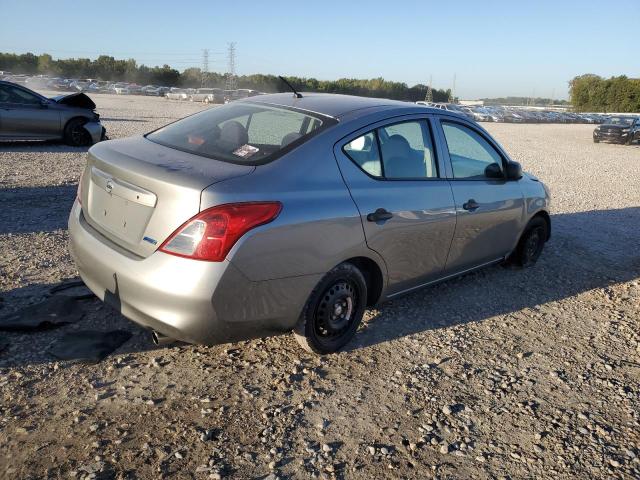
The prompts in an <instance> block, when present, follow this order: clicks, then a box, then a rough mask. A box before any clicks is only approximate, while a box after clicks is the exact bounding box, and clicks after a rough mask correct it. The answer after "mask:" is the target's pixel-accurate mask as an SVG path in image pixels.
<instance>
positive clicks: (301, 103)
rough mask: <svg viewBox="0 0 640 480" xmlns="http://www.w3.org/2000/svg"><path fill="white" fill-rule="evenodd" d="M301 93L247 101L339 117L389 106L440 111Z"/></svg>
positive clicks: (378, 100) (396, 102)
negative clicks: (357, 111) (300, 95)
mask: <svg viewBox="0 0 640 480" xmlns="http://www.w3.org/2000/svg"><path fill="white" fill-rule="evenodd" d="M301 94H302V98H296V97H295V96H294V95H293V94H292V93H273V94H268V95H260V96H257V97H251V98H250V99H248V100H245V101H247V102H254V103H267V104H271V105H280V106H284V107H292V108H299V109H302V110H307V111H309V112H314V113H319V114H321V115H325V116H329V117H333V118H339V117H341V116H344V115H346V114H347V113H351V112H353V111H355V110H362V109H367V113H371V112H372V110H386V109H389V108H396V109H397V108H406V109H407V110H414V111H415V110H418V109H419V110H418V111H421V112H423V111H425V110H432V111H434V112H438V110H437V109H434V108H428V107H424V106H421V105H416V104H415V103H413V102H402V101H400V100H389V99H386V98H371V97H358V96H355V95H340V94H335V93H311V92H301Z"/></svg>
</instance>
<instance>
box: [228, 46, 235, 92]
mask: <svg viewBox="0 0 640 480" xmlns="http://www.w3.org/2000/svg"><path fill="white" fill-rule="evenodd" d="M227 62H228V70H229V71H228V72H227V82H226V88H227V90H235V89H236V88H237V84H236V42H230V43H229V45H228V46H227Z"/></svg>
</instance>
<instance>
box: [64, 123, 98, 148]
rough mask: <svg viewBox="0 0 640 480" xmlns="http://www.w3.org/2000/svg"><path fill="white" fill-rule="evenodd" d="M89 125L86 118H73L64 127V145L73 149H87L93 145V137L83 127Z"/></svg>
mask: <svg viewBox="0 0 640 480" xmlns="http://www.w3.org/2000/svg"><path fill="white" fill-rule="evenodd" d="M85 123H87V120H86V119H84V118H72V119H71V120H69V121H68V122H67V124H66V125H65V127H64V143H66V144H67V145H70V146H72V147H85V146H87V145H91V144H92V143H93V141H92V139H91V135H89V132H87V131H86V130H85V129H84V128H83V126H84V124H85Z"/></svg>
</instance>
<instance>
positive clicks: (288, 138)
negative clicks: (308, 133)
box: [280, 132, 302, 148]
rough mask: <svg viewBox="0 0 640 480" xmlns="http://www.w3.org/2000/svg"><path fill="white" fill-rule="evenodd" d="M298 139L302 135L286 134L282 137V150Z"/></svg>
mask: <svg viewBox="0 0 640 480" xmlns="http://www.w3.org/2000/svg"><path fill="white" fill-rule="evenodd" d="M300 137H302V134H301V133H299V132H291V133H287V134H286V135H285V136H284V137H282V142H281V143H280V146H281V147H282V148H284V147H286V146H287V145H289V144H290V143H292V142H295V141H296V140H298V139H299V138H300Z"/></svg>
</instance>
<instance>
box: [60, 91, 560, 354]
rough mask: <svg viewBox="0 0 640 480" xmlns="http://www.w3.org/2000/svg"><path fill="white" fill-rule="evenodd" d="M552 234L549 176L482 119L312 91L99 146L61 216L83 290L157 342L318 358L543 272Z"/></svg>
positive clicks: (248, 103)
mask: <svg viewBox="0 0 640 480" xmlns="http://www.w3.org/2000/svg"><path fill="white" fill-rule="evenodd" d="M550 227H551V226H550V219H549V192H548V190H547V189H546V187H545V186H544V184H543V183H542V182H540V181H539V180H538V179H536V178H535V177H533V176H531V175H528V174H523V172H522V169H521V167H520V165H519V164H518V163H516V162H514V161H512V160H511V159H510V158H509V156H508V154H507V153H506V152H505V151H504V150H503V149H502V147H501V146H500V145H499V144H498V143H497V142H496V141H495V140H494V139H493V138H491V136H490V135H489V134H488V133H487V132H486V131H485V130H484V129H482V128H481V127H480V126H479V125H478V124H476V123H475V122H473V121H470V120H468V119H466V118H465V117H463V116H461V115H458V114H455V113H451V112H447V111H445V110H438V109H430V108H425V107H422V106H418V105H415V104H411V103H404V102H398V101H391V100H382V99H373V98H361V97H351V96H342V95H329V94H313V93H309V94H302V97H300V98H298V97H297V96H296V95H294V96H292V95H290V94H275V95H263V96H259V97H253V98H251V99H246V100H241V101H237V102H232V103H229V104H227V105H225V106H221V107H218V108H213V109H209V110H205V111H203V112H200V113H198V114H195V115H192V116H190V117H187V118H184V119H182V120H179V121H177V122H175V123H172V124H170V125H167V126H165V127H163V128H160V129H159V130H156V131H153V132H151V133H148V134H146V135H142V136H137V137H131V138H125V139H120V140H111V141H107V142H102V143H99V144H97V145H95V146H94V147H92V148H91V149H90V150H89V153H88V160H87V165H86V167H85V169H84V172H83V174H82V178H81V180H80V184H79V186H78V195H77V199H76V201H75V203H74V205H73V209H72V211H71V214H70V217H69V232H70V249H71V252H72V255H73V257H74V259H75V261H76V264H77V267H78V270H79V272H80V275H81V277H82V279H83V280H84V282H85V283H86V284H87V286H88V287H89V288H90V289H91V290H92V291H93V292H94V293H95V294H96V295H97V296H98V297H100V298H101V299H103V300H104V301H105V302H106V303H108V304H110V305H112V306H114V307H115V308H117V309H118V310H119V311H120V312H122V314H123V315H125V316H126V317H128V318H130V319H131V320H133V321H134V322H137V323H138V324H140V325H142V326H144V327H146V328H148V329H150V330H151V331H152V335H153V337H154V338H155V340H156V341H157V342H158V343H165V342H168V341H174V340H181V341H185V342H191V343H204V344H216V343H224V342H233V341H238V340H243V339H249V338H253V337H263V336H268V335H273V334H278V333H282V332H288V331H293V332H294V334H295V337H296V338H297V339H298V341H299V342H300V344H301V345H302V346H303V347H304V348H306V349H307V350H309V351H312V352H316V353H320V354H324V353H330V352H335V351H337V350H339V349H340V348H341V347H343V346H344V345H345V344H346V343H347V342H348V341H349V340H350V339H351V338H352V337H353V335H354V334H355V332H356V330H357V328H358V326H359V324H360V322H361V319H362V316H363V313H364V311H365V308H367V307H368V306H371V305H374V304H377V303H379V302H382V301H384V300H387V299H392V298H396V297H398V296H399V295H402V294H405V293H407V292H411V291H414V290H415V289H418V288H420V287H423V286H426V285H430V284H433V283H435V282H439V281H442V280H445V279H448V278H451V277H454V276H457V275H461V274H464V273H466V272H469V271H472V270H474V269H477V268H480V267H485V266H488V265H492V264H496V263H500V262H505V261H508V262H511V263H513V264H516V265H520V266H523V267H527V266H530V265H533V264H534V263H535V262H536V260H537V259H538V257H539V256H540V253H541V251H542V249H543V246H544V244H545V242H546V241H547V240H548V239H549V236H550V231H551V228H550Z"/></svg>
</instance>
